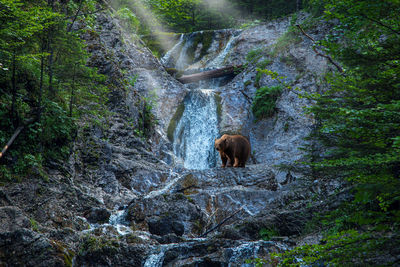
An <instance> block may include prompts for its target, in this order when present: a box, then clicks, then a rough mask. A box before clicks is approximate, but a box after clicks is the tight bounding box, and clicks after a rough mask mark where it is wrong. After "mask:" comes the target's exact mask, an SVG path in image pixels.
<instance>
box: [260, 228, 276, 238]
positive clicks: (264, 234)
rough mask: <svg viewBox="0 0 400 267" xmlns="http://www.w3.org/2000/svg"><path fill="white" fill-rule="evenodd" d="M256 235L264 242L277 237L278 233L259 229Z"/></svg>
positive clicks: (267, 229)
mask: <svg viewBox="0 0 400 267" xmlns="http://www.w3.org/2000/svg"><path fill="white" fill-rule="evenodd" d="M258 234H259V236H260V238H261V239H262V240H266V241H268V240H270V239H271V238H272V237H274V236H278V235H279V233H278V231H276V230H275V229H271V228H262V229H260V231H259V233H258Z"/></svg>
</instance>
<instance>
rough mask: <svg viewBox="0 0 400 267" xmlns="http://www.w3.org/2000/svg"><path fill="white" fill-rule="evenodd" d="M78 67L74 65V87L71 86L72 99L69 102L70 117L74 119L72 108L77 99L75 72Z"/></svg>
mask: <svg viewBox="0 0 400 267" xmlns="http://www.w3.org/2000/svg"><path fill="white" fill-rule="evenodd" d="M76 65H77V64H75V65H74V71H73V76H72V85H71V98H70V100H69V116H70V117H72V108H73V104H74V98H75V75H76V74H75V71H76Z"/></svg>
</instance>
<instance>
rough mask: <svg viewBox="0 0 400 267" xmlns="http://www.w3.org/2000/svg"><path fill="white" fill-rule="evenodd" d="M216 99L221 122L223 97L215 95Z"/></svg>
mask: <svg viewBox="0 0 400 267" xmlns="http://www.w3.org/2000/svg"><path fill="white" fill-rule="evenodd" d="M214 99H215V103H216V105H217V118H218V122H220V121H221V118H222V97H221V96H220V93H216V94H214Z"/></svg>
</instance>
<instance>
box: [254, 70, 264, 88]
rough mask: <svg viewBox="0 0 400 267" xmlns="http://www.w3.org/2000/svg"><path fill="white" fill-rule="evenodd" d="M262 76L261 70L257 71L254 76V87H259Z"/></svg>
mask: <svg viewBox="0 0 400 267" xmlns="http://www.w3.org/2000/svg"><path fill="white" fill-rule="evenodd" d="M262 76H263V73H262V72H257V74H256V78H255V79H254V86H255V87H256V88H260V81H261V78H262Z"/></svg>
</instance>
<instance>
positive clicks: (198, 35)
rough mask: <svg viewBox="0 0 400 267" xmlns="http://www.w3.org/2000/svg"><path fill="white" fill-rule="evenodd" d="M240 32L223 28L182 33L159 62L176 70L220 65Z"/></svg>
mask: <svg viewBox="0 0 400 267" xmlns="http://www.w3.org/2000/svg"><path fill="white" fill-rule="evenodd" d="M240 32H241V31H240V30H234V29H225V30H217V31H200V32H193V33H188V34H182V35H181V37H180V39H179V40H178V42H177V43H176V44H175V46H174V47H173V48H172V49H171V50H170V51H168V52H167V53H166V54H165V56H164V57H163V58H162V59H161V62H162V63H163V64H164V66H165V67H168V68H176V69H178V70H191V69H203V68H218V67H221V66H223V63H224V59H225V57H226V56H227V55H228V54H229V53H230V52H231V48H232V47H233V44H234V42H235V40H236V37H237V36H238V35H239V33H240Z"/></svg>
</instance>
